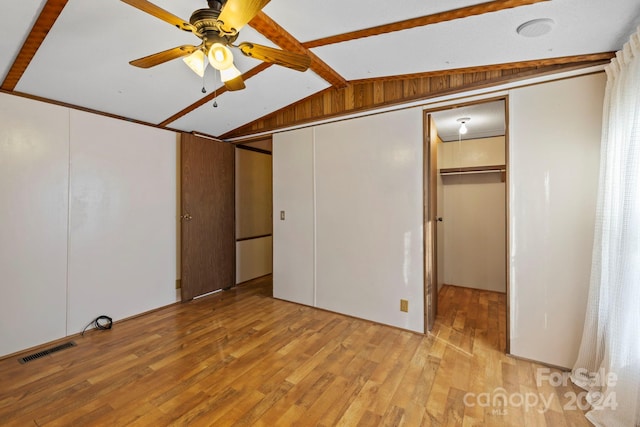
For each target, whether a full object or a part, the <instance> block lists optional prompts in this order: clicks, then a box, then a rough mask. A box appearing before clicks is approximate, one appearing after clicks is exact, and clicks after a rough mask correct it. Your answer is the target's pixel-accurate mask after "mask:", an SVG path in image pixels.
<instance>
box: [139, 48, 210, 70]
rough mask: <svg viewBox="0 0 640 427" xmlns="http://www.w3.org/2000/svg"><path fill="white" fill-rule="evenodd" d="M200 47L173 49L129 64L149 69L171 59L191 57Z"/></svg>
mask: <svg viewBox="0 0 640 427" xmlns="http://www.w3.org/2000/svg"><path fill="white" fill-rule="evenodd" d="M201 47H202V46H190V45H184V46H178V47H174V48H173V49H168V50H164V51H162V52H158V53H154V54H153V55H149V56H145V57H144V58H139V59H134V60H133V61H131V62H129V64H131V65H133V66H135V67H140V68H151V67H154V66H156V65H159V64H162V63H164V62H167V61H171V60H172V59H176V58H182V57H183V56H187V55H191V54H192V53H193V52H195V51H196V50H198V49H200V48H201Z"/></svg>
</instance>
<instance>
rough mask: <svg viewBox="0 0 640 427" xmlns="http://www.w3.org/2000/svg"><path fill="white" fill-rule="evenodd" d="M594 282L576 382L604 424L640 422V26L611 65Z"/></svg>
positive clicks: (594, 419)
mask: <svg viewBox="0 0 640 427" xmlns="http://www.w3.org/2000/svg"><path fill="white" fill-rule="evenodd" d="M606 73H607V87H606V93H605V100H604V115H603V131H602V154H601V155H602V158H601V162H600V187H599V193H598V209H597V213H596V230H595V239H594V246H593V263H592V269H591V284H590V289H589V300H588V304H587V314H586V319H585V327H584V332H583V335H582V342H581V346H580V353H579V356H578V360H577V362H576V364H575V366H574V368H573V372H572V379H573V381H574V382H575V383H576V384H578V385H579V386H581V387H582V388H584V389H586V390H587V391H588V392H589V393H588V395H587V399H588V401H589V402H590V403H592V407H593V409H591V410H590V411H589V412H588V414H587V418H588V419H589V420H590V421H591V422H592V423H594V424H595V425H597V426H612V427H613V426H616V427H617V426H630V427H631V426H639V425H640V29H638V31H637V32H636V33H635V34H634V35H633V36H632V37H631V39H630V40H629V42H628V43H627V44H625V46H624V48H623V49H622V50H621V51H620V52H618V53H617V54H616V58H615V59H613V60H612V61H611V64H609V65H608V66H607V68H606Z"/></svg>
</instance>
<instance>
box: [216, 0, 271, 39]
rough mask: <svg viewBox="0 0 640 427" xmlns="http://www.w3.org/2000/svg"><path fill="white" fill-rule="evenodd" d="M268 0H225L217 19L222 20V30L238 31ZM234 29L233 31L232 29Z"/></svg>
mask: <svg viewBox="0 0 640 427" xmlns="http://www.w3.org/2000/svg"><path fill="white" fill-rule="evenodd" d="M269 1H270V0H227V3H225V5H224V7H223V8H222V12H220V16H219V17H218V21H222V22H223V23H224V25H222V30H223V31H225V32H229V33H234V32H237V31H240V28H242V27H244V26H245V25H246V24H247V23H248V22H249V21H251V20H252V19H253V17H254V16H256V15H257V14H258V12H260V10H262V8H263V7H265V6H266V5H267V3H269ZM234 30H235V31H234Z"/></svg>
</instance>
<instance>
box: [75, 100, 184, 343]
mask: <svg viewBox="0 0 640 427" xmlns="http://www.w3.org/2000/svg"><path fill="white" fill-rule="evenodd" d="M176 142H177V141H176V134H175V133H174V132H169V131H165V130H160V129H154V128H150V127H146V126H140V125H136V124H133V123H129V122H125V121H121V120H114V119H111V118H108V117H103V116H98V115H95V114H89V113H85V112H81V111H75V110H72V111H71V168H70V175H71V185H70V220H69V224H70V233H69V284H68V292H69V294H68V298H69V300H68V301H69V313H68V316H69V319H68V322H69V323H68V330H67V334H73V333H76V332H80V331H81V330H82V328H84V326H86V325H87V323H89V322H90V321H91V320H92V319H94V318H95V317H97V316H99V315H101V314H106V315H109V316H110V317H113V318H114V320H116V319H122V318H126V317H129V316H133V315H135V314H138V313H141V312H145V311H148V310H151V309H154V308H157V307H161V306H164V305H167V304H171V303H172V302H175V277H176V263H175V252H176V233H175V226H176V225H175V224H176V215H175V206H176V192H175V188H176V170H175V151H176V148H175V147H176Z"/></svg>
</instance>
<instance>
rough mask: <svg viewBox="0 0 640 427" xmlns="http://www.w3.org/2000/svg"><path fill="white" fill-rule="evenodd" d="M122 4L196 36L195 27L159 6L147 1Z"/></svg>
mask: <svg viewBox="0 0 640 427" xmlns="http://www.w3.org/2000/svg"><path fill="white" fill-rule="evenodd" d="M122 2H124V3H126V4H128V5H130V6H133V7H135V8H137V9H140V10H141V11H143V12H146V13H148V14H149V15H153V16H155V17H156V18H159V19H162V20H163V21H165V22H168V23H169V24H171V25H174V26H176V27H178V28H179V29H181V30H183V31H188V32H191V33H194V34H198V30H197V29H196V27H194V26H193V25H191V24H190V23H189V22H187V21H185V20H184V19H182V18H179V17H177V16H175V15H174V14H172V13H170V12H167V11H166V10H164V9H163V8H161V7H160V6H156V5H155V4H153V3H151V2H148V1H147V0H122Z"/></svg>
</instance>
